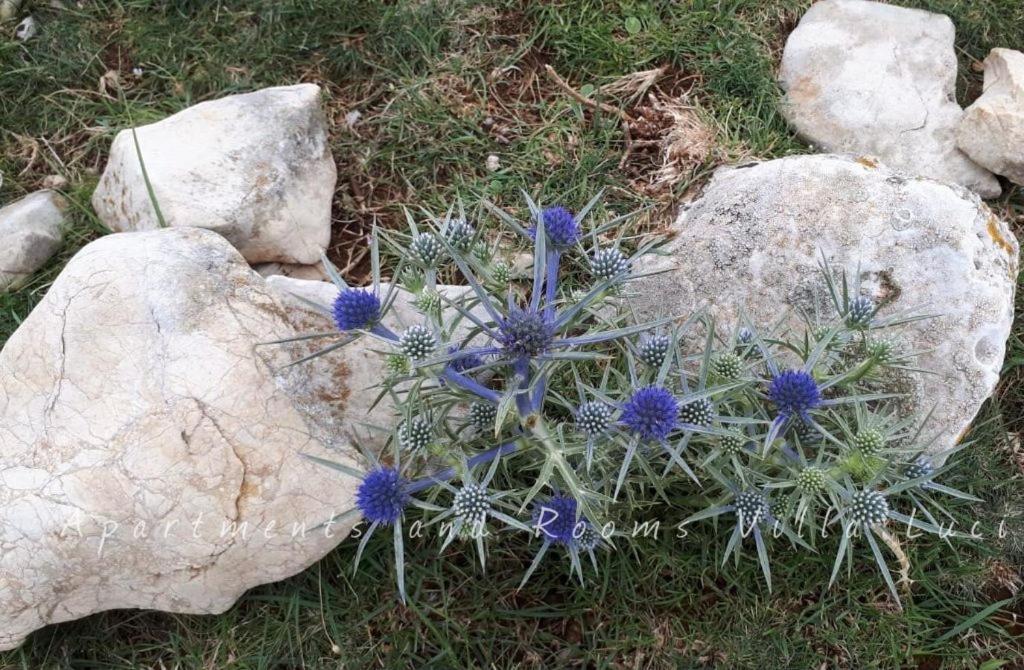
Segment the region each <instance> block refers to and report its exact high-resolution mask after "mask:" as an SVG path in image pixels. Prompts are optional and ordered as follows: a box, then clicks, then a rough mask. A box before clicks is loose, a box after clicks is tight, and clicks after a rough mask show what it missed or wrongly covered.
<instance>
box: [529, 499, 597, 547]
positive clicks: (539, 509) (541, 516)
mask: <svg viewBox="0 0 1024 670" xmlns="http://www.w3.org/2000/svg"><path fill="white" fill-rule="evenodd" d="M576 507H577V505H576V499H575V498H573V497H572V496H567V495H563V494H558V495H555V496H552V497H551V498H550V499H548V500H547V501H546V502H543V503H540V504H539V505H537V506H536V507H535V509H534V512H533V526H534V528H535V529H537V530H539V531H540V533H541V535H543V536H544V537H545V538H546V539H547V540H548V541H550V542H553V543H555V544H564V545H569V546H571V545H574V544H575V543H576V541H577V539H578V536H579V535H580V533H581V532H582V530H583V526H581V524H586V522H585V521H584V520H583V519H577V518H576ZM577 528H578V529H579V530H577Z"/></svg>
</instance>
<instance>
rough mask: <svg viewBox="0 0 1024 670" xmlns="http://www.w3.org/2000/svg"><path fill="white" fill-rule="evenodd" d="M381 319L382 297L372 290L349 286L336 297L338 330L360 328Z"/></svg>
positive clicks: (369, 325)
mask: <svg viewBox="0 0 1024 670" xmlns="http://www.w3.org/2000/svg"><path fill="white" fill-rule="evenodd" d="M378 319H380V299H379V298H377V296H376V295H374V294H373V293H372V292H371V291H368V290H365V289H356V288H349V289H345V290H343V291H341V292H340V293H338V297H337V298H335V299H334V324H335V325H336V326H337V327H338V330H343V331H348V330H359V329H361V328H362V329H366V328H370V327H371V326H373V324H374V323H376V322H377V320H378Z"/></svg>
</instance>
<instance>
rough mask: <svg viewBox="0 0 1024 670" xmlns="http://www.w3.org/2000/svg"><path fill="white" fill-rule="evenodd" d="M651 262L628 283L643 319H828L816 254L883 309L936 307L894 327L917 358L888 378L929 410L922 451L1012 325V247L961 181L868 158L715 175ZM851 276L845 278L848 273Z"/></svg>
mask: <svg viewBox="0 0 1024 670" xmlns="http://www.w3.org/2000/svg"><path fill="white" fill-rule="evenodd" d="M672 232H673V233H674V237H673V239H672V240H671V241H670V242H669V243H668V244H667V246H666V247H665V249H664V251H665V254H666V255H664V256H648V257H647V260H646V261H645V262H644V263H642V264H640V265H639V267H638V269H639V270H661V269H670V271H669V272H666V273H664V274H659V275H655V276H652V277H649V278H646V279H644V280H643V281H641V282H639V285H638V286H637V289H636V291H635V293H636V296H635V298H634V299H633V304H634V305H636V307H637V309H638V312H639V313H640V315H641V316H642V317H655V316H662V315H676V314H689V313H691V312H693V311H694V310H696V309H698V308H701V307H704V306H706V307H707V308H708V310H709V312H710V314H711V315H712V316H713V317H715V320H716V323H718V324H720V325H721V326H723V327H725V328H731V327H734V326H735V325H737V324H738V323H739V321H740V318H741V315H742V314H744V313H745V314H747V315H749V317H750V319H751V321H752V322H753V323H754V324H755V325H757V326H758V328H764V329H767V328H769V327H770V326H772V325H773V324H775V323H776V322H777V321H778V320H779V319H780V318H782V317H783V315H784V314H788V316H787V318H788V323H787V325H788V326H789V327H791V328H793V329H795V333H796V334H802V333H803V325H802V323H803V322H802V319H801V318H800V316H799V310H800V309H803V310H804V311H805V312H806V313H808V314H812V315H813V314H815V313H816V312H815V310H816V309H818V310H819V311H818V312H817V313H820V314H826V315H827V314H834V310H833V309H832V308H831V307H830V306H829V305H830V303H829V302H828V297H827V296H828V293H827V289H826V286H825V282H824V278H823V275H822V273H821V270H820V268H819V263H820V260H821V258H822V254H824V257H825V258H826V259H827V260H828V262H829V264H830V265H831V266H832V267H833V269H834V270H838V269H840V268H842V269H845V270H846V271H847V273H848V276H849V277H850V278H851V280H852V281H854V282H855V283H854V286H856V285H857V284H856V282H857V280H858V279H859V280H861V282H862V285H861V291H862V292H863V294H866V295H868V296H870V297H871V298H873V299H874V300H875V301H876V302H877V303H879V304H884V306H883V307H882V308H881V311H880V318H884V317H885V316H887V315H890V314H893V313H895V312H906V311H911V312H914V313H919V314H920V313H927V314H937V315H938V316H937V317H936V318H934V319H929V320H925V321H918V322H915V323H911V324H908V325H905V326H902V327H899V328H898V329H893V331H894V332H893V336H895V338H896V342H897V345H898V347H899V349H901V350H903V351H915V352H924V353H923V354H922V355H920V356H918V357H916V358H914V359H913V365H914V366H915V367H919V368H923V369H925V370H928V371H930V372H931V373H933V374H919V373H909V372H908V373H905V375H906V376H905V377H900V378H897V379H893V380H891V382H892V383H894V384H897V385H898V386H897V388H898V389H899V390H901V391H905V392H907V393H909V398H908V400H907V401H906V402H905V404H904V407H905V409H910V408H915V409H917V410H918V411H920V412H922V413H926V412H927V411H929V410H931V409H932V407H933V406H934V408H935V412H934V415H933V417H932V422H931V424H929V434H931V433H932V432H935V433H940V438H939V440H938V441H937V442H935V443H934V444H933V445H931V446H930V447H929V449H930V450H931V451H933V452H941V451H943V450H946V449H948V448H949V447H951V446H953V445H954V444H955V443H956V442H957V441H958V439H959V438H960V436H961V435H962V434H963V432H964V431H965V430H966V429H967V427H968V426H969V424H970V423H971V420H972V419H973V418H974V416H975V414H976V413H977V412H978V409H979V408H980V407H981V404H982V403H983V402H984V400H985V399H986V398H987V397H988V396H989V395H990V394H991V392H992V390H993V388H994V387H995V385H996V382H997V381H998V379H999V370H1000V368H1001V367H1002V363H1003V356H1004V354H1005V344H1006V339H1007V337H1008V336H1009V334H1010V326H1011V323H1012V321H1013V300H1014V288H1015V284H1016V278H1017V270H1018V253H1019V249H1018V243H1017V240H1016V239H1015V238H1014V236H1013V234H1012V233H1011V232H1010V230H1009V228H1008V227H1007V225H1006V224H1005V223H1004V222H1002V221H1000V220H999V219H998V218H996V216H995V215H994V214H993V213H992V212H991V210H989V208H988V207H987V206H986V205H985V204H984V203H982V202H981V200H979V199H978V197H977V196H976V195H975V194H973V193H971V192H969V191H967V190H966V189H964V188H962V187H959V186H955V185H947V184H943V183H940V182H937V181H933V180H931V179H927V178H923V177H908V176H906V175H903V174H900V173H896V172H892V171H890V170H888V169H885V168H882V167H879V166H878V165H877V163H875V162H873V161H872V160H868V159H863V158H861V159H854V158H850V157H842V156H834V155H827V154H824V155H816V156H794V157H790V158H782V159H778V160H773V161H768V162H764V163H756V164H752V165H747V166H739V167H735V168H723V169H720V170H718V171H717V172H716V173H715V175H714V177H713V178H712V180H711V182H710V184H709V185H708V186H707V188H706V190H705V191H704V193H703V194H702V195H701V196H700V197H699V198H697V199H696V200H694V201H693V202H692V203H690V204H688V205H686V206H684V208H683V210H682V211H681V212H680V215H679V218H678V219H677V220H676V222H675V223H674V225H673V226H672ZM858 266H859V268H860V276H859V277H857V268H858Z"/></svg>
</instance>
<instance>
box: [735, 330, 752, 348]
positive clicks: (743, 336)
mask: <svg viewBox="0 0 1024 670" xmlns="http://www.w3.org/2000/svg"><path fill="white" fill-rule="evenodd" d="M736 340H737V341H738V342H739V343H740V344H750V343H751V342H753V341H754V331H752V330H750V329H749V328H747V327H745V326H744V327H743V328H740V330H739V332H738V333H736Z"/></svg>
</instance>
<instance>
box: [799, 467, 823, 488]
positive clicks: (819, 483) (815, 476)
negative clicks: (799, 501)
mask: <svg viewBox="0 0 1024 670" xmlns="http://www.w3.org/2000/svg"><path fill="white" fill-rule="evenodd" d="M826 481H827V480H826V475H825V471H824V470H822V469H821V468H816V467H813V466H811V467H807V468H804V469H803V470H801V471H800V472H799V474H797V476H796V487H797V488H798V489H800V490H801V491H803V492H804V493H821V492H822V491H824V490H825V482H826Z"/></svg>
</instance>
